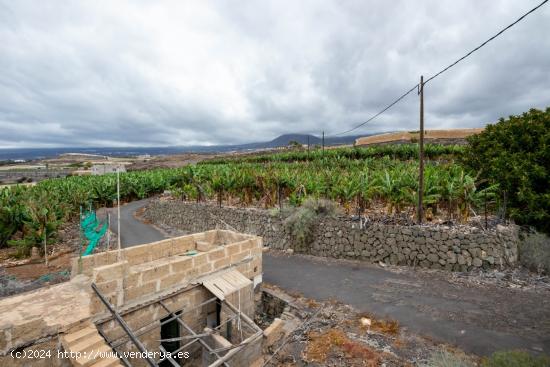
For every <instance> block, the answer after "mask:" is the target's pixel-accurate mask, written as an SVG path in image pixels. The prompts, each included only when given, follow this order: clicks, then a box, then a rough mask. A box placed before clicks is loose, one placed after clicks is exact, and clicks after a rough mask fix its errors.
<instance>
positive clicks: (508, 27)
mask: <svg viewBox="0 0 550 367" xmlns="http://www.w3.org/2000/svg"><path fill="white" fill-rule="evenodd" d="M548 1H549V0H544V1H543V2H541V3H540V4H539V5H537V6H535V7H534V8H532V9H531V10H529V11H528V12H527V13H525V14H523V15H522V16H521V17H519V18H518V19H517V20H516V21H514V22H513V23H510V24H509V25H507V26H506V27H504V28H503V29H501V30H500V31H499V32H498V33H496V34H495V35H494V36H492V37H491V38H489V39H488V40H486V41H485V42H483V43H482V44H480V45H479V46H477V47H476V48H474V49H473V50H471V51H470V52H468V53H467V54H466V55H464V56H462V57H461V58H459V59H458V60H456V61H455V62H453V63H452V64H450V65H449V66H447V67H446V68H444V69H442V70H441V71H439V72H437V73H436V74H434V75H432V76H431V77H429V78H428V79H426V81H425V82H424V85H425V84H426V83H428V82H429V81H431V80H433V79H435V78H437V77H438V76H439V75H441V74H443V73H444V72H446V71H447V70H449V69H450V68H452V67H453V66H455V65H456V64H458V63H459V62H461V61H462V60H464V59H466V58H467V57H469V56H470V55H472V54H473V53H474V52H476V51H477V50H479V49H480V48H482V47H483V46H485V45H486V44H488V43H489V42H491V41H492V40H494V39H495V38H497V37H498V36H500V35H501V34H502V33H504V32H506V31H507V30H508V29H510V28H512V27H513V26H515V25H516V24H518V23H519V22H521V21H522V20H523V19H524V18H525V17H527V16H528V15H529V14H531V13H533V12H534V11H536V10H537V9H538V8H540V7H541V6H543V5H544V4H546V3H547V2H548ZM419 86H420V84H416V85H415V86H414V87H412V88H411V89H409V90H408V91H406V92H405V93H403V94H402V95H401V96H400V97H399V98H397V99H396V100H394V101H393V102H392V103H390V104H389V105H387V106H386V107H385V108H384V109H382V110H381V111H380V112H378V113H376V114H375V115H373V116H372V117H371V118H369V119H368V120H366V121H365V122H362V123H360V124H359V125H357V126H355V127H353V128H351V129H349V130H346V131H343V132H340V133H337V134H333V135H331V136H339V135H344V134H347V133H349V132H352V131H354V130H357V129H358V128H360V127H361V126H364V125H365V124H367V123H369V122H371V121H372V120H374V119H375V118H377V117H378V116H380V115H381V114H383V113H384V112H386V111H387V110H389V109H390V108H391V107H393V106H394V105H396V104H397V103H399V102H400V101H401V100H402V99H403V98H405V97H406V96H407V95H408V94H410V93H411V92H412V91H414V90H415V89H417V88H418V87H419Z"/></svg>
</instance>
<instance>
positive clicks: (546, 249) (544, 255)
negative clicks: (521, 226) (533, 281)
mask: <svg viewBox="0 0 550 367" xmlns="http://www.w3.org/2000/svg"><path fill="white" fill-rule="evenodd" d="M518 250H519V262H520V263H521V265H523V266H525V267H526V268H528V269H529V270H532V271H536V272H538V273H547V274H550V237H548V236H547V235H545V234H543V233H538V232H536V231H531V230H530V231H522V233H521V235H520V243H519V249H518Z"/></svg>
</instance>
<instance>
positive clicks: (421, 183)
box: [418, 75, 424, 224]
mask: <svg viewBox="0 0 550 367" xmlns="http://www.w3.org/2000/svg"><path fill="white" fill-rule="evenodd" d="M419 94H420V142H419V149H418V153H419V154H418V155H419V157H418V158H419V160H420V164H419V166H420V172H419V174H418V224H422V219H423V218H424V208H423V207H422V201H423V197H424V76H423V75H421V76H420V85H419Z"/></svg>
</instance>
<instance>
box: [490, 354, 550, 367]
mask: <svg viewBox="0 0 550 367" xmlns="http://www.w3.org/2000/svg"><path fill="white" fill-rule="evenodd" d="M481 365H482V366H483V367H549V366H550V358H548V356H539V357H534V356H532V355H530V354H529V353H527V352H523V351H516V350H514V351H502V352H495V353H493V355H492V356H491V357H489V358H488V359H486V360H484V361H483V363H482V364H481Z"/></svg>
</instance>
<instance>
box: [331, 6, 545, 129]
mask: <svg viewBox="0 0 550 367" xmlns="http://www.w3.org/2000/svg"><path fill="white" fill-rule="evenodd" d="M547 1H548V0H547ZM416 88H418V84H416V85H415V86H414V87H412V88H411V89H409V90H408V91H406V92H405V93H403V94H402V95H401V96H400V97H399V98H397V99H396V100H395V101H393V102H392V103H390V104H389V105H387V106H386V107H385V108H384V109H383V110H381V111H380V112H378V113H377V114H376V115H374V116H372V117H371V118H369V119H368V120H367V121H365V122H362V123H360V124H359V125H357V126H355V127H353V128H351V129H349V130H346V131H344V132H341V133H338V134H334V135H332V136H338V135H344V134H347V133H349V132H352V131H353V130H356V129H359V128H360V127H361V126H363V125H365V124H367V123H369V122H371V121H372V120H374V119H375V118H377V117H378V116H380V115H381V114H383V113H384V112H386V111H387V110H389V109H390V108H392V107H393V106H394V105H395V104H397V103H398V102H399V101H401V100H402V99H403V98H405V97H406V96H407V95H408V94H409V93H411V92H412V91H413V90H416Z"/></svg>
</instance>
